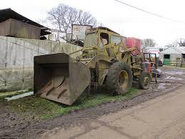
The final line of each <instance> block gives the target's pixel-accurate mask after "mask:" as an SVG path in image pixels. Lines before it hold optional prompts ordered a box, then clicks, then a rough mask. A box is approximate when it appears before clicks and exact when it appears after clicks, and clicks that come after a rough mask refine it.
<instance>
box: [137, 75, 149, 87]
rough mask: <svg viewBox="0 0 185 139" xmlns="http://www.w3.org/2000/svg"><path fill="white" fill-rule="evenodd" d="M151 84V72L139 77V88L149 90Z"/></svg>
mask: <svg viewBox="0 0 185 139" xmlns="http://www.w3.org/2000/svg"><path fill="white" fill-rule="evenodd" d="M150 84H151V75H150V73H149V72H142V73H141V75H140V76H139V88H141V89H145V90H146V89H148V88H149V87H150Z"/></svg>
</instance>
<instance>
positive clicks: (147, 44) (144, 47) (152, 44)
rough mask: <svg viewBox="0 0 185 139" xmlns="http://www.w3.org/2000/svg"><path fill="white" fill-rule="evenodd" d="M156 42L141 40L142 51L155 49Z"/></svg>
mask: <svg viewBox="0 0 185 139" xmlns="http://www.w3.org/2000/svg"><path fill="white" fill-rule="evenodd" d="M155 45H156V42H155V41H154V40H153V39H144V40H142V50H143V51H146V50H147V47H155Z"/></svg>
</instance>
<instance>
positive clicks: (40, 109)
mask: <svg viewBox="0 0 185 139" xmlns="http://www.w3.org/2000/svg"><path fill="white" fill-rule="evenodd" d="M136 94H137V89H135V88H131V89H130V91H129V92H127V93H126V94H125V95H115V96H111V95H110V94H109V93H107V92H105V91H104V90H101V89H100V90H99V91H98V92H97V93H95V94H91V95H90V96H88V97H87V95H85V94H84V95H82V96H81V97H80V98H79V99H78V100H77V101H76V102H75V103H74V104H73V105H72V106H66V105H62V104H58V103H55V102H52V101H49V100H46V99H43V98H41V97H37V96H29V97H25V98H21V99H18V100H12V101H9V102H7V104H8V105H9V106H11V108H12V110H14V111H16V112H17V113H21V114H24V113H29V114H30V116H34V117H36V118H38V119H50V118H53V117H55V116H58V115H62V114H66V113H68V112H70V111H73V110H79V109H84V108H89V107H93V106H97V105H99V104H101V103H106V102H110V101H118V100H125V99H130V98H132V97H133V96H135V95H136Z"/></svg>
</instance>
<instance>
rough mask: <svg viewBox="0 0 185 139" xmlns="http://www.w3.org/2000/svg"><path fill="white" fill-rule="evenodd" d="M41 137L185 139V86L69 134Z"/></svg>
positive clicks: (58, 132)
mask: <svg viewBox="0 0 185 139" xmlns="http://www.w3.org/2000/svg"><path fill="white" fill-rule="evenodd" d="M41 137H42V138H48V139H61V138H62V139H113V138H115V139H185V86H182V87H180V88H178V89H177V90H175V91H173V92H171V93H169V94H166V95H163V96H160V97H157V98H155V99H152V100H149V101H147V102H144V103H141V104H139V105H137V106H134V107H131V108H129V109H126V110H121V111H118V112H116V113H112V114H108V115H104V116H101V117H99V118H97V119H94V120H91V121H89V122H86V123H84V124H81V125H79V126H74V127H70V128H68V129H65V130H64V129H53V130H50V131H48V132H46V133H44V134H42V136H41ZM39 138H40V137H39Z"/></svg>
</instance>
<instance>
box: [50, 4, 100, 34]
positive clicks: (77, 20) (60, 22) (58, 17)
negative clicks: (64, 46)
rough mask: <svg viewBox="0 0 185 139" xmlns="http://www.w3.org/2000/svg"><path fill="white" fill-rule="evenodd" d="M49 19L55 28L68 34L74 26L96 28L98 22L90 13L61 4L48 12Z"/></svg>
mask: <svg viewBox="0 0 185 139" xmlns="http://www.w3.org/2000/svg"><path fill="white" fill-rule="evenodd" d="M48 19H49V20H50V21H51V22H52V24H53V25H55V27H56V28H57V29H58V30H60V31H64V32H65V34H66V37H67V33H68V32H70V31H71V28H72V24H80V25H92V26H95V25H96V22H97V20H96V19H95V18H94V17H93V16H92V15H91V14H90V13H88V12H84V11H82V10H78V9H76V8H73V7H70V6H68V5H64V4H60V5H58V7H56V8H52V9H51V10H50V11H49V12H48Z"/></svg>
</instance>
